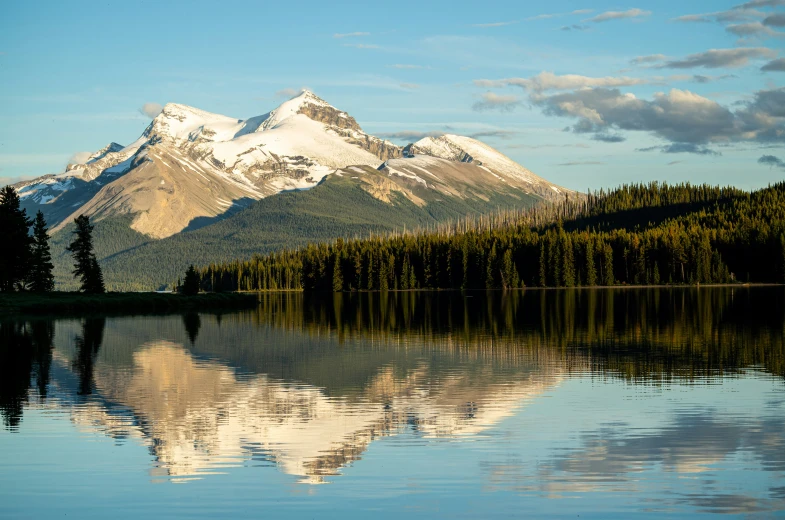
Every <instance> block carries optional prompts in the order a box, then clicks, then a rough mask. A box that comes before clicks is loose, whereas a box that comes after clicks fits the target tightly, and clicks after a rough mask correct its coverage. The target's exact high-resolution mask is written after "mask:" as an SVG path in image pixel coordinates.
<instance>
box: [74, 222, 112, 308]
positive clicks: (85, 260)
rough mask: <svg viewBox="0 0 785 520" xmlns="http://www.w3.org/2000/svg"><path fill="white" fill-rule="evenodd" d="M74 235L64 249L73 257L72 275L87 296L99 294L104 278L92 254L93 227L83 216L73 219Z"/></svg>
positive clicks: (102, 290) (102, 289)
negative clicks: (74, 225)
mask: <svg viewBox="0 0 785 520" xmlns="http://www.w3.org/2000/svg"><path fill="white" fill-rule="evenodd" d="M74 223H75V224H76V230H75V231H74V235H76V236H75V237H74V239H73V241H72V242H71V244H69V246H68V247H67V248H66V249H67V250H68V251H70V253H71V255H72V256H73V257H74V262H75V263H74V270H73V274H74V276H75V277H78V278H79V279H80V281H81V282H82V287H81V290H82V291H83V292H86V293H89V294H101V293H103V292H104V291H105V289H104V278H103V274H102V273H101V266H100V265H98V260H97V259H96V258H95V254H94V253H93V226H92V224H90V219H89V218H88V217H87V216H85V215H79V216H78V217H76V218H75V219H74Z"/></svg>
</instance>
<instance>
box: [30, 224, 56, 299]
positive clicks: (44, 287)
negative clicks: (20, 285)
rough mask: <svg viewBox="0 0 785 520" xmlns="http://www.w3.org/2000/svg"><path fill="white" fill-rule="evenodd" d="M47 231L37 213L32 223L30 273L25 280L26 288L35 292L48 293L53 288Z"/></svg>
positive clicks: (53, 281)
mask: <svg viewBox="0 0 785 520" xmlns="http://www.w3.org/2000/svg"><path fill="white" fill-rule="evenodd" d="M47 231H48V230H47V228H46V220H44V214H43V213H41V212H40V211H39V212H38V213H36V215H35V221H34V222H33V247H32V251H31V255H30V273H29V274H28V278H27V287H28V288H29V289H30V290H31V291H35V292H49V291H51V290H53V289H54V287H55V277H54V275H53V274H52V269H53V268H54V265H53V264H52V254H51V253H50V251H49V235H48V234H47Z"/></svg>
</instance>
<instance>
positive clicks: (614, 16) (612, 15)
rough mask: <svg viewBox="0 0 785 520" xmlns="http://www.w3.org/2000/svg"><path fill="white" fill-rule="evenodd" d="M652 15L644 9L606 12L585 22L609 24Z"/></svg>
mask: <svg viewBox="0 0 785 520" xmlns="http://www.w3.org/2000/svg"><path fill="white" fill-rule="evenodd" d="M649 15H651V11H644V10H643V9H637V8H636V9H628V10H627V11H606V12H604V13H601V14H598V15H597V16H594V17H592V18H588V19H586V20H584V22H593V23H601V22H609V21H611V20H624V19H628V18H641V17H644V16H649Z"/></svg>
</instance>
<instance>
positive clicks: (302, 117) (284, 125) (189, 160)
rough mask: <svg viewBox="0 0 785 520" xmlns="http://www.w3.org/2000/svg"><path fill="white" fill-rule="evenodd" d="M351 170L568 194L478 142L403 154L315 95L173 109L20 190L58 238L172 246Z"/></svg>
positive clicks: (443, 185)
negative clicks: (271, 105)
mask: <svg viewBox="0 0 785 520" xmlns="http://www.w3.org/2000/svg"><path fill="white" fill-rule="evenodd" d="M380 165H381V166H380ZM352 166H353V167H356V168H359V169H365V168H369V169H377V168H378V169H379V170H382V171H384V172H386V173H387V174H388V175H390V176H398V177H399V178H400V177H401V176H404V177H409V178H410V179H414V180H415V182H421V183H422V186H423V187H424V188H431V189H436V190H437V191H439V192H442V193H445V194H455V193H462V194H463V195H461V196H472V193H473V192H472V190H471V189H468V190H467V189H466V186H465V185H469V186H471V185H477V186H478V187H479V188H482V189H478V192H480V191H485V189H486V188H489V187H491V186H494V188H493V190H494V191H499V190H501V191H504V190H506V189H509V190H514V191H516V192H517V191H521V192H524V193H528V194H534V195H537V196H539V197H541V198H545V199H553V198H556V197H558V196H560V193H562V192H563V191H565V190H564V189H563V188H559V187H558V186H554V185H552V184H551V183H548V182H547V181H545V180H544V179H542V178H540V177H537V176H536V175H534V174H533V173H531V172H530V171H528V170H526V169H525V168H523V167H521V166H520V165H518V164H516V163H515V162H513V161H512V160H511V159H509V158H507V157H505V156H504V155H503V154H501V153H499V152H498V151H496V150H494V149H493V148H491V147H489V146H487V145H485V144H483V143H481V142H479V141H476V140H474V139H470V138H468V137H460V136H454V135H446V136H442V137H437V138H426V139H423V140H421V141H418V142H417V143H414V144H413V145H409V146H408V147H406V152H405V153H404V149H403V148H401V147H399V146H396V145H395V144H393V143H391V142H389V141H385V140H382V139H379V138H377V137H374V136H372V135H369V134H367V133H365V132H363V130H362V128H361V127H360V126H359V125H358V124H357V121H356V120H355V119H354V118H353V117H351V116H350V115H349V114H347V113H346V112H344V111H341V110H339V109H337V108H335V107H333V106H332V105H330V104H329V103H327V102H326V101H324V100H323V99H321V98H319V97H317V96H316V95H314V94H313V93H312V92H310V91H307V90H305V91H303V92H302V93H300V94H299V95H298V96H296V97H294V98H292V99H290V100H288V101H286V102H284V103H283V104H281V105H280V106H279V107H278V108H276V109H275V110H272V111H271V112H269V113H267V114H264V115H261V116H256V117H252V118H249V119H245V120H242V119H235V118H231V117H227V116H222V115H219V114H213V113H210V112H205V111H203V110H199V109H197V108H193V107H189V106H185V105H180V104H175V103H170V104H167V105H166V106H165V107H164V108H163V110H162V112H161V113H160V114H159V115H158V116H157V117H156V118H155V119H153V121H152V122H151V123H150V125H149V126H148V127H147V129H146V130H145V131H144V132H143V134H142V135H141V136H140V137H139V139H137V140H136V141H135V142H134V143H132V144H130V145H128V146H125V147H123V146H122V145H119V144H117V143H111V144H109V145H107V146H106V147H104V148H102V149H101V150H99V151H97V152H96V153H94V154H92V155H91V156H90V157H89V159H88V160H87V161H86V162H85V163H84V164H69V165H68V167H67V168H66V171H65V172H63V173H60V174H57V175H47V176H44V177H40V178H38V179H35V180H32V181H27V182H24V183H19V184H17V185H16V187H17V189H18V190H19V193H20V196H21V198H22V200H23V204H24V206H25V207H26V208H27V209H28V211H29V212H31V213H32V212H34V211H37V210H39V209H40V210H42V211H43V212H44V214H45V216H46V217H47V220H48V222H49V223H50V225H51V226H52V228H53V230H54V231H57V230H59V229H61V228H62V227H63V226H65V225H66V224H67V223H69V222H70V221H71V220H73V218H74V217H76V216H78V215H80V214H85V215H88V216H91V218H93V220H94V221H100V220H102V219H104V218H108V217H118V216H124V217H128V218H130V219H131V220H130V221H131V224H130V226H131V228H132V229H133V230H135V231H137V232H139V233H142V234H144V235H147V236H149V237H151V238H164V237H168V236H171V235H174V234H177V233H179V232H181V231H183V230H186V229H193V228H194V227H198V225H199V224H200V223H201V224H206V223H209V222H211V221H213V220H216V219H221V218H223V217H225V216H227V215H229V214H231V213H233V212H234V211H235V210H237V209H240V208H243V207H246V206H248V205H249V204H250V203H252V202H253V201H255V200H259V199H262V198H265V197H268V196H271V195H275V194H277V193H280V192H282V191H289V190H301V189H308V188H311V187H313V186H315V185H316V184H318V183H319V182H321V181H322V180H323V179H324V178H325V177H326V176H328V175H330V174H332V173H336V172H339V171H340V170H345V169H346V168H349V167H352ZM456 183H458V184H460V185H461V186H458V185H456Z"/></svg>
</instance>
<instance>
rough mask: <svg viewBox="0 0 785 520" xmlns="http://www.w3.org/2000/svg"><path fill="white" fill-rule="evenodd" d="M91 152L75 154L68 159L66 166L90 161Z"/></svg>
mask: <svg viewBox="0 0 785 520" xmlns="http://www.w3.org/2000/svg"><path fill="white" fill-rule="evenodd" d="M91 155H93V152H76V153H75V154H73V155H72V156H71V157H70V158H69V159H68V164H84V163H86V162H87V161H88V159H90V156H91Z"/></svg>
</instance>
